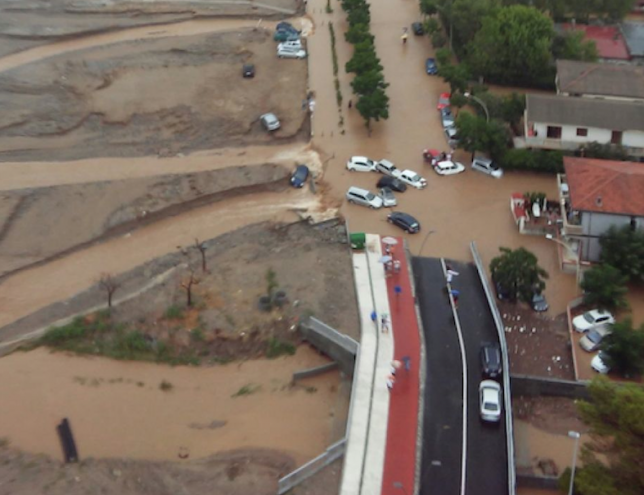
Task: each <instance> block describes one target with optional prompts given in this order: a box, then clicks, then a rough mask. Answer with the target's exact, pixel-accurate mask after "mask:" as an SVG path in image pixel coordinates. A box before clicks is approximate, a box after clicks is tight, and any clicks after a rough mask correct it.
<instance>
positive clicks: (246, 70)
mask: <svg viewBox="0 0 644 495" xmlns="http://www.w3.org/2000/svg"><path fill="white" fill-rule="evenodd" d="M242 76H243V77H255V66H254V65H253V64H244V66H243V67H242Z"/></svg>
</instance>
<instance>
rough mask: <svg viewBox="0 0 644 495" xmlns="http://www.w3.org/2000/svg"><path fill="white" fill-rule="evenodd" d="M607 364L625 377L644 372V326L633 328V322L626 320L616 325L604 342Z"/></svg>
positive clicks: (602, 346)
mask: <svg viewBox="0 0 644 495" xmlns="http://www.w3.org/2000/svg"><path fill="white" fill-rule="evenodd" d="M601 349H602V351H604V352H605V354H606V359H605V361H606V364H607V365H608V366H610V368H611V369H612V370H615V371H617V372H618V373H620V374H621V375H624V376H632V375H639V374H641V373H642V371H644V324H642V325H641V326H640V327H639V328H633V321H632V320H631V319H630V318H625V319H624V320H623V321H620V322H618V323H615V324H614V325H613V328H612V332H611V334H610V335H607V336H606V338H604V339H603V340H602V343H601Z"/></svg>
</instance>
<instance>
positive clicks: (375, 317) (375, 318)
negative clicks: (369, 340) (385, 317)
mask: <svg viewBox="0 0 644 495" xmlns="http://www.w3.org/2000/svg"><path fill="white" fill-rule="evenodd" d="M371 321H373V324H374V325H376V328H378V313H376V312H375V311H372V312H371Z"/></svg>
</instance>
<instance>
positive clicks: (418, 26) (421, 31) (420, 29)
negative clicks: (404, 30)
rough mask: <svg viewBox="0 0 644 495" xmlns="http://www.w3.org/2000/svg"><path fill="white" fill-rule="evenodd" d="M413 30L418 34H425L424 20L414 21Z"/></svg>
mask: <svg viewBox="0 0 644 495" xmlns="http://www.w3.org/2000/svg"><path fill="white" fill-rule="evenodd" d="M411 30H412V31H413V32H414V34H415V35H416V36H422V35H423V34H425V28H423V23H422V22H412V23H411Z"/></svg>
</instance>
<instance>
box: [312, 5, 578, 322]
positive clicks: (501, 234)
mask: <svg viewBox="0 0 644 495" xmlns="http://www.w3.org/2000/svg"><path fill="white" fill-rule="evenodd" d="M312 4H313V6H314V9H315V12H316V13H315V14H314V15H313V17H314V19H315V20H316V23H317V24H318V28H317V30H316V35H315V36H314V37H313V38H312V39H311V41H310V43H309V50H310V53H311V57H312V58H316V59H319V60H320V61H321V63H319V64H318V63H316V64H310V73H311V85H312V87H313V89H314V91H315V93H316V97H317V98H318V100H321V99H324V100H326V101H328V102H329V104H328V105H318V108H319V111H318V109H317V108H316V112H315V114H314V117H313V130H314V143H315V144H316V145H318V146H319V147H320V148H322V149H323V150H325V151H326V152H327V153H328V154H329V155H330V156H334V158H332V159H331V160H330V161H329V163H328V165H327V169H326V175H325V179H326V180H327V181H328V183H329V184H330V185H331V191H330V192H331V194H333V195H335V196H336V197H338V198H342V197H343V196H344V194H345V192H346V190H347V189H348V187H350V186H359V187H364V188H366V189H369V190H371V191H374V192H375V190H376V187H375V184H376V182H377V181H378V179H379V178H380V175H379V174H377V173H361V172H353V173H350V172H348V171H347V170H346V168H345V164H346V161H347V160H348V159H349V157H351V156H352V155H366V156H368V157H370V158H373V159H381V158H387V159H389V160H391V161H393V162H394V163H395V164H396V165H397V166H398V168H400V169H405V168H409V169H412V170H415V171H416V172H418V173H419V174H420V175H422V176H423V177H425V178H426V179H427V181H428V183H429V184H428V187H427V188H426V189H425V190H423V191H417V190H413V189H410V190H408V191H407V192H405V193H404V194H397V199H398V207H396V210H398V211H403V212H406V213H410V214H412V215H413V216H415V217H416V218H417V219H418V220H419V221H420V223H421V227H422V230H421V232H420V234H419V235H415V236H410V235H405V237H406V239H407V240H408V242H409V244H410V247H411V251H412V253H413V254H415V255H417V254H422V255H426V256H444V257H452V258H457V259H464V260H469V259H471V255H470V251H469V243H470V242H471V241H475V242H476V243H477V246H478V248H479V251H480V253H481V256H482V258H483V261H484V263H485V264H486V265H489V262H490V261H491V259H492V258H493V257H494V256H497V255H498V248H499V246H506V247H510V248H517V247H520V246H524V247H526V248H527V249H529V250H531V251H533V252H534V253H535V254H536V255H537V257H538V258H539V263H540V264H541V266H543V268H545V269H546V270H547V271H548V273H549V274H550V281H549V283H548V286H547V288H546V297H547V298H548V300H549V302H550V307H551V310H550V312H551V314H559V313H561V312H563V311H565V307H566V303H567V302H568V301H569V300H570V299H571V298H573V297H574V295H575V294H576V290H575V281H574V276H573V275H566V274H562V273H561V272H560V270H559V266H558V259H557V249H556V245H555V244H554V243H553V242H551V241H548V240H546V239H545V238H538V237H532V236H522V235H520V234H519V233H518V230H517V228H516V226H515V225H514V223H513V219H512V215H511V213H510V207H509V203H510V195H511V194H512V193H513V192H522V193H523V192H528V191H543V192H545V193H547V194H548V197H550V198H553V199H555V198H556V197H557V196H556V194H557V190H556V178H555V177H554V176H549V175H536V174H519V173H507V174H506V175H505V176H504V177H503V178H502V179H501V180H496V179H492V178H490V177H488V176H486V175H483V174H480V173H477V172H473V171H472V170H469V164H470V154H469V153H465V152H462V151H458V152H457V153H456V154H455V158H456V160H457V161H460V162H462V163H463V164H464V165H466V167H468V170H466V171H465V172H464V173H462V174H460V175H457V176H452V177H441V176H438V175H436V174H435V173H434V172H433V170H431V168H430V167H429V166H428V165H425V164H424V162H423V159H422V151H423V149H425V148H436V149H439V150H446V151H447V150H448V149H449V148H448V146H447V143H446V141H445V138H444V136H443V130H442V126H441V122H440V119H439V115H438V112H437V110H436V104H437V101H438V95H439V94H440V93H441V92H444V91H449V87H448V86H447V85H446V84H445V83H444V82H443V81H442V80H441V79H440V78H438V77H436V76H428V75H427V74H426V73H425V71H424V62H425V59H426V58H427V57H430V56H434V50H433V48H432V47H431V43H430V41H429V39H428V38H427V37H426V36H423V37H417V36H411V37H410V38H409V42H408V43H407V45H405V46H403V45H402V43H401V42H400V35H401V33H402V27H403V26H409V25H410V23H411V22H413V21H415V20H418V17H419V14H418V5H417V4H416V3H414V2H376V3H373V4H372V5H371V17H372V23H371V32H372V33H373V34H374V35H375V36H376V51H377V53H378V56H379V57H380V58H381V60H382V65H383V66H384V75H385V79H386V81H387V82H388V83H390V86H389V87H388V88H387V94H388V95H389V98H390V109H389V111H390V117H389V120H387V121H383V122H380V123H374V132H373V134H372V136H371V137H368V136H367V132H366V130H365V127H364V124H363V121H362V120H361V118H360V116H359V114H358V112H357V111H356V110H355V108H353V109H351V110H349V109H348V108H347V102H348V100H349V98H353V95H352V93H351V87H350V86H349V83H350V80H351V76H349V75H347V74H345V73H344V71H343V70H340V73H339V77H340V80H341V88H342V93H343V96H344V104H343V108H342V115H343V116H344V119H345V131H346V133H345V134H344V135H342V134H341V133H340V130H341V129H340V127H339V126H338V118H339V117H338V109H337V106H336V105H335V92H334V88H333V79H332V67H331V50H330V37H329V34H328V27H327V26H326V24H328V22H329V20H332V21H333V22H334V26H335V31H336V33H338V32H344V31H345V30H346V28H347V26H346V22H345V21H344V14H343V13H342V10H341V9H335V11H334V13H333V14H330V15H329V14H326V13H324V11H323V8H322V7H323V0H313V1H312V2H309V5H312ZM320 23H324V24H323V25H322V26H320V25H319V24H320ZM336 37H337V34H336ZM341 39H342V37H341V36H340V40H341ZM351 50H352V48H351V47H350V45H348V44H347V43H344V42H343V41H339V42H338V43H337V51H338V59H339V65H340V67H344V64H345V63H346V61H347V60H348V59H349V57H350V56H351ZM354 99H355V98H354ZM332 102H333V103H332ZM354 103H355V102H354ZM342 213H343V214H344V215H345V216H346V218H347V220H348V222H349V227H350V230H351V231H353V232H362V231H364V232H374V233H380V234H399V233H400V230H398V229H397V228H395V227H392V226H390V225H389V224H388V223H387V222H386V217H387V213H388V211H386V210H380V211H372V210H369V209H367V208H362V207H360V206H353V205H347V204H346V203H345V204H344V206H343V208H342ZM431 230H433V231H434V233H433V234H430V237H429V238H428V239H427V242H425V243H424V247H423V252H422V253H419V249H420V247H421V245H422V244H423V242H424V241H425V237H426V236H427V234H428V232H429V231H431Z"/></svg>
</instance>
